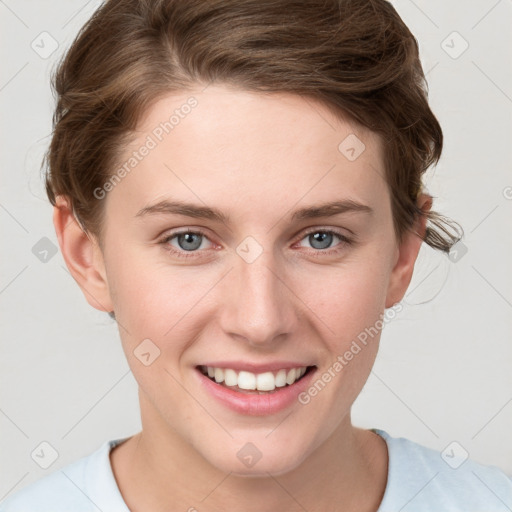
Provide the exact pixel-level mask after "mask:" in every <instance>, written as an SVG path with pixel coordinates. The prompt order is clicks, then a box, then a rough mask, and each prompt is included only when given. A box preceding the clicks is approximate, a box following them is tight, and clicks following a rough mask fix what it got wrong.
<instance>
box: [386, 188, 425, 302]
mask: <svg viewBox="0 0 512 512" xmlns="http://www.w3.org/2000/svg"><path fill="white" fill-rule="evenodd" d="M417 205H418V206H419V207H420V208H421V210H422V211H423V214H422V215H421V216H420V217H419V218H418V219H417V220H416V223H415V224H414V225H413V226H412V229H411V230H410V231H407V232H406V233H405V234H404V238H403V240H402V243H401V244H400V246H399V247H398V256H397V260H396V263H395V266H394V268H393V270H392V272H391V276H390V279H389V285H388V292H387V295H386V304H385V307H386V308H390V307H391V306H393V305H394V304H396V303H397V302H400V301H401V300H402V299H403V297H404V295H405V292H406V291H407V288H408V287H409V284H410V282H411V279H412V273H413V270H414V264H415V262H416V258H417V257H418V253H419V251H420V248H421V244H422V242H423V238H424V236H425V230H426V225H427V217H426V213H427V212H428V211H429V210H430V208H432V196H429V195H428V194H420V195H419V196H418V200H417ZM416 233H417V234H416ZM418 235H419V236H418Z"/></svg>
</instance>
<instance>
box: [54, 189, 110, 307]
mask: <svg viewBox="0 0 512 512" xmlns="http://www.w3.org/2000/svg"><path fill="white" fill-rule="evenodd" d="M53 225H54V226H55V232H56V234H57V239H58V241H59V246H60V250H61V252H62V256H63V257H64V261H65V262H66V266H67V267H68V269H69V272H70V273H71V275H72V276H73V279H74V280H75V281H76V282H77V283H78V286H80V289H81V290H82V292H83V294H84V296H85V298H86V299H87V302H88V303H89V304H90V305H91V306H92V307H94V308H96V309H98V310H100V311H107V312H109V311H112V310H113V306H112V300H111V297H110V291H109V287H108V281H107V277H106V272H105V264H104V261H103V254H102V251H101V249H100V247H99V245H98V243H97V240H96V239H95V238H94V237H93V236H91V235H88V234H87V233H86V232H85V231H84V230H83V229H82V227H81V226H80V224H79V223H78V221H77V220H76V218H75V216H74V214H73V212H72V210H71V208H70V203H69V200H68V199H67V198H65V197H63V196H58V197H57V198H56V205H55V206H54V208H53Z"/></svg>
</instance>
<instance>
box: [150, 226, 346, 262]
mask: <svg viewBox="0 0 512 512" xmlns="http://www.w3.org/2000/svg"><path fill="white" fill-rule="evenodd" d="M319 232H321V233H330V234H333V235H335V236H337V237H338V238H340V240H341V243H339V244H338V245H335V246H334V247H329V248H327V249H314V248H310V252H311V251H312V252H313V253H314V254H315V255H318V256H321V255H322V254H324V255H328V254H333V253H337V252H340V251H341V250H342V248H343V247H344V246H346V245H353V244H355V242H356V236H355V234H354V235H353V236H349V235H346V234H344V233H343V232H342V231H341V230H340V228H329V227H322V226H320V227H319V226H311V227H310V228H305V231H304V230H301V232H300V234H299V235H298V237H297V238H296V239H295V241H294V242H293V245H296V244H297V243H298V242H300V241H302V240H303V239H304V238H306V237H307V236H308V235H310V234H311V233H319ZM186 233H192V234H197V235H201V236H203V237H204V238H206V239H207V240H209V241H210V243H212V244H215V242H213V241H212V240H211V239H210V237H209V236H208V234H207V233H206V232H205V230H203V229H202V228H196V227H183V228H177V230H176V231H172V232H168V233H167V234H164V235H163V236H162V238H161V239H160V241H159V242H158V243H160V244H162V245H165V244H168V243H169V242H170V240H171V239H173V238H175V237H177V236H179V235H183V234H186ZM351 233H353V232H352V231H351ZM340 246H341V248H340ZM306 249H308V248H306ZM166 250H167V251H168V252H170V253H172V254H177V255H179V256H178V257H183V258H187V257H194V256H196V255H198V254H199V253H201V252H204V251H205V250H206V249H202V250H195V251H184V250H179V249H176V248H174V247H173V248H172V249H168V248H166Z"/></svg>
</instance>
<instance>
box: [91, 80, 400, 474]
mask: <svg viewBox="0 0 512 512" xmlns="http://www.w3.org/2000/svg"><path fill="white" fill-rule="evenodd" d="M191 96H193V97H194V98H195V102H196V103H195V104H194V106H193V107H191V108H185V107H183V106H184V105H186V104H187V99H188V98H190V97H191ZM192 103H193V102H191V101H189V105H192ZM176 110H177V111H178V114H177V116H175V119H174V120H173V121H171V122H172V123H173V126H172V129H169V125H165V124H164V125H162V124H161V123H164V122H165V121H168V120H169V117H170V115H171V114H172V113H173V112H174V111H176ZM178 118H179V121H176V119H178ZM162 126H164V127H166V128H167V132H166V130H165V129H164V128H162ZM148 137H149V138H148ZM347 137H350V138H349V139H347V141H345V143H344V144H342V145H341V150H340V148H339V147H340V144H341V143H342V142H343V141H344V140H345V139H346V138H347ZM354 137H357V138H358V139H359V142H358V141H357V139H355V138H354ZM150 139H151V141H152V142H151V141H150ZM354 141H355V142H354ZM350 142H351V144H350ZM361 142H362V143H363V144H364V151H362V153H361V154H360V155H359V156H357V155H358V153H359V152H360V151H361V149H362V148H363V146H362V145H361ZM144 145H145V146H146V147H148V148H149V149H148V151H145V150H140V148H141V147H142V146H144ZM347 145H348V146H347ZM347 147H348V149H347ZM350 147H354V148H355V151H351V150H350ZM134 151H135V152H137V154H138V156H136V157H135V158H136V159H137V163H136V165H135V161H131V164H134V165H133V167H132V166H131V165H130V158H131V157H133V152H134ZM141 153H145V156H141ZM354 156H357V158H355V159H354ZM348 157H350V158H348ZM382 158H383V155H382V147H381V143H380V139H379V138H378V137H377V136H376V135H375V134H373V133H371V132H368V131H366V130H363V129H362V128H361V127H359V126H356V125H354V124H351V123H349V122H346V121H341V120H339V119H337V118H335V117H334V115H333V114H332V113H331V112H330V111H329V110H328V109H326V108H325V107H323V106H321V105H319V104H317V103H315V102H313V101H312V100H306V99H304V98H302V97H299V96H294V95H287V94H273V95H268V96H264V95H261V94H256V93H249V92H244V91H240V90H231V89H227V88H224V87H221V86H213V85H211V86H209V87H207V88H206V90H204V92H201V91H200V90H197V91H194V92H188V93H183V94H181V93H180V94H173V95H169V96H167V97H164V98H163V99H161V100H159V101H158V102H157V103H155V104H154V105H153V106H152V108H151V109H150V110H149V111H148V112H147V114H146V115H145V117H144V119H143V120H142V122H141V123H140V126H139V130H138V132H137V137H136V139H135V140H134V141H133V143H132V144H131V145H130V147H129V148H125V150H124V152H123V154H122V155H121V158H120V159H119V168H121V167H122V165H123V164H124V163H126V162H128V165H127V166H126V167H125V169H130V170H129V172H126V173H122V172H121V173H120V175H121V176H122V179H120V180H117V181H116V182H111V184H110V185H107V187H106V188H105V189H107V190H109V191H108V193H106V194H105V198H104V199H103V200H104V201H105V204H104V207H105V210H104V211H105V225H104V226H105V231H104V247H103V253H102V258H103V261H104V268H105V273H106V278H107V281H108V293H109V296H110V298H111V301H112V305H113V309H114V311H115V315H116V319H117V320H118V323H119V325H120V334H121V338H122V343H123V348H124V351H125V354H126V357H127V359H128V363H129V365H130V367H131V369H132V372H133V375H134V376H135V378H136V380H137V381H138V383H139V386H140V399H141V409H142V421H143V426H144V429H145V430H148V431H149V432H151V431H153V433H154V434H155V435H157V436H166V435H169V436H175V437H176V438H181V439H183V440H184V441H186V442H187V443H189V444H190V445H191V446H192V447H193V448H194V449H195V450H196V451H197V453H199V454H200V455H201V456H202V457H203V458H204V459H206V460H207V461H208V462H210V463H211V464H212V465H213V466H215V467H217V468H219V469H221V470H223V471H226V472H228V471H231V472H233V473H235V474H240V475H242V474H243V475H258V474H265V473H266V472H271V473H273V474H279V473H282V472H286V471H289V470H291V469H293V468H295V467H298V466H299V465H300V464H301V462H303V461H304V460H305V459H306V458H307V457H308V455H310V454H311V453H312V452H313V451H314V450H315V448H317V447H318V446H319V445H320V444H322V443H323V442H325V441H326V440H327V439H328V438H329V437H330V436H331V435H333V433H334V432H335V431H337V429H342V428H347V426H348V425H349V418H350V407H351V405H352V403H353V402H354V400H355V399H356V397H357V395H358V394H359V392H360V391H361V389H362V387H363V385H364V383H365V381H366V379H367V377H368V375H369V373H370V370H371V367H372V365H373V362H374V359H375V356H376V353H377V349H378V342H379V337H380V331H379V333H378V334H375V335H374V336H373V337H368V339H367V343H366V344H365V345H363V343H361V342H360V341H359V342H358V345H359V346H360V349H361V350H359V351H358V352H357V353H356V354H354V352H355V350H354V349H353V350H352V353H353V357H352V358H351V359H350V360H348V359H347V357H345V356H344V355H345V354H346V353H347V351H350V350H351V347H354V345H353V342H354V340H358V339H359V340H361V333H363V332H364V331H365V329H367V328H370V327H372V326H375V325H376V323H377V325H379V319H380V318H381V316H380V315H381V314H382V313H383V312H384V308H385V307H390V306H392V305H393V300H392V298H391V297H390V282H391V277H392V272H393V268H394V265H395V264H396V262H397V259H398V254H399V252H398V251H399V248H398V247H397V245H396V239H395V236H394V232H393V222H392V215H391V204H390V197H389V193H388V189H387V186H386V183H385V181H384V178H383V177H384V167H383V159H382ZM124 174H125V175H124ZM98 195H101V192H98ZM176 202H180V203H182V205H185V204H187V205H188V204H190V205H193V206H194V207H197V208H202V209H203V212H201V211H200V210H199V211H198V210H192V209H191V208H190V209H189V210H188V214H187V209H186V208H184V209H183V211H181V212H178V211H177V210H176V208H175V206H173V205H172V204H171V203H176ZM334 202H345V203H344V204H345V207H342V208H338V209H337V210H336V209H335V208H332V209H331V210H329V209H324V210H323V211H321V210H320V208H321V207H322V206H324V205H326V204H328V203H334ZM355 204H358V205H362V206H359V207H357V208H354V205H355ZM347 205H348V207H347ZM207 208H209V209H212V210H214V211H215V212H218V213H219V215H213V214H212V213H211V212H209V211H208V210H206V209H207ZM336 211H337V213H336ZM191 212H195V213H194V215H192V214H191ZM205 212H206V216H200V215H199V214H200V213H205ZM301 212H302V214H301ZM308 212H309V213H308ZM333 213H335V214H333ZM358 336H359V338H358ZM144 340H145V341H144ZM141 343H142V344H141ZM339 358H342V360H343V361H344V363H343V364H342V363H341V362H340V365H341V366H342V368H341V369H340V366H339V365H335V362H336V361H337V360H338V361H341V360H340V359H339ZM209 363H210V364H213V365H214V366H216V365H222V366H223V367H224V368H232V369H237V368H238V369H240V368H242V369H243V368H245V369H246V370H247V369H250V368H253V369H256V370H258V371H256V372H252V373H253V374H258V373H267V372H266V371H265V370H268V369H271V370H272V373H273V374H274V375H275V376H277V374H278V370H279V368H283V369H286V370H287V371H286V372H285V374H286V376H287V377H288V376H289V370H290V368H292V367H304V366H305V367H311V368H310V369H309V370H308V372H307V373H306V374H305V375H304V376H303V377H302V379H300V380H299V381H297V382H296V383H295V384H293V385H290V386H285V387H284V388H283V387H278V388H276V389H279V391H278V392H277V393H272V394H268V393H267V394H261V395H260V394H255V393H243V392H241V391H238V392H237V391H232V390H231V391H230V390H226V388H225V387H224V385H222V384H217V383H215V384H214V382H213V380H210V379H208V377H206V376H204V375H202V373H201V371H200V370H199V369H198V367H200V366H202V365H208V364H209ZM215 363H216V364H215ZM326 374H329V375H330V376H331V378H330V379H329V377H328V376H327V377H326V376H325V375H326ZM218 375H220V373H219V372H218ZM225 375H226V374H225ZM236 375H237V373H235V378H236ZM281 375H283V374H282V373H281ZM231 377H232V373H231ZM246 377H247V378H248V380H247V381H246V380H244V383H243V386H245V385H246V382H249V383H250V381H251V378H252V377H251V375H246ZM219 378H220V377H219ZM226 378H227V377H226ZM214 379H215V377H214ZM278 380H279V378H278ZM264 381H265V379H264V378H260V383H261V382H264ZM318 381H320V384H318ZM301 382H302V383H301ZM315 382H316V383H317V384H316V388H315ZM274 384H275V382H274ZM322 384H323V385H322ZM219 388H222V389H219ZM313 388H315V389H316V392H315V391H314V389H313ZM273 395H275V396H273ZM247 443H252V445H254V447H256V449H257V452H259V453H260V454H261V459H260V460H259V461H258V463H257V464H255V465H254V466H253V467H251V466H250V465H248V464H246V463H244V460H242V459H243V456H244V454H245V453H246V452H247V453H248V454H249V455H251V450H254V447H252V445H248V444H247ZM240 450H242V453H241V454H240V453H239V452H240ZM243 450H245V452H244V451H243ZM255 453H256V451H255Z"/></svg>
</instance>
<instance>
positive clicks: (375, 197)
mask: <svg viewBox="0 0 512 512" xmlns="http://www.w3.org/2000/svg"><path fill="white" fill-rule="evenodd" d="M55 88H56V92H57V96H58V104H57V108H56V114H55V130H54V133H53V138H52V142H51V146H50V149H49V152H48V155H47V163H48V174H47V182H46V183H47V191H48V195H49V198H50V201H51V202H52V204H53V205H54V224H55V228H56V232H57V235H58V239H59V244H60V248H61V251H62V254H63V257H64V259H65V261H66V264H67V266H68V269H69V271H70V272H71V274H72V275H73V277H74V279H75V280H76V282H77V283H78V285H79V286H80V288H81V289H82V291H83V293H84V295H85V297H86V299H87V300H88V301H89V303H90V304H91V306H93V307H95V308H97V309H99V310H101V311H105V312H108V313H110V315H111V316H112V317H113V318H115V320H116V321H117V323H118V325H119V332H120V337H121V341H122V344H123V349H124V352H125V355H126V357H127V360H128V363H129V365H130V368H131V371H132V372H133V375H134V376H135V378H136V380H137V382H138V385H139V399H140V408H141V419H142V426H143V428H142V431H141V432H139V433H138V434H136V435H134V436H131V437H129V438H124V439H116V440H112V441H108V442H106V443H105V444H104V445H103V446H102V447H101V448H100V449H99V450H98V451H97V452H95V453H93V454H91V455H90V456H88V457H85V458H84V459H80V460H79V461H77V462H75V463H74V464H72V465H70V466H68V467H66V468H64V469H63V470H62V471H60V472H56V473H54V474H52V475H50V476H48V477H46V478H44V479H42V480H40V481H39V482H36V483H35V484H32V485H31V486H28V487H27V488H26V489H24V490H23V491H21V492H20V493H18V494H17V495H14V496H13V497H12V498H10V499H9V500H8V501H7V502H6V503H4V505H3V506H2V507H1V510H4V511H8V512H11V511H17V510H34V511H35V510H52V511H59V510H74V511H82V510H84V511H85V510H93V509H94V510H96V509H99V510H103V511H113V510H116V511H117V510H119V511H124V512H126V511H127V510H133V511H138V510H144V511H155V512H156V511H163V510H165V511H169V510H173V511H174V510H199V511H202V510H208V511H210V510H211V511H213V510H229V509H233V508H235V509H238V510H244V511H268V510H282V509H284V510H308V511H316V510H318V511H320V510H322V511H324V510H340V511H341V510H343V511H345V512H346V511H356V510H357V511H359V512H362V511H368V512H370V511H371V512H375V511H378V512H388V511H395V510H396V511H398V510H415V511H423V510H425V511H426V510H429V511H430V510H461V511H462V510H464V511H468V510H489V511H491V510H492V511H501V510H508V509H510V507H511V506H512V483H511V482H510V480H509V479H508V477H507V476H506V475H505V474H504V473H502V472H501V471H500V470H499V469H497V468H494V467H485V466H482V465H480V464H477V463H476V462H473V461H471V460H464V461H459V462H460V463H457V464H452V465H448V464H447V463H446V462H445V461H444V460H442V458H441V457H440V456H439V453H437V452H435V451H434V450H430V449H428V448H426V447H423V446H421V445H418V444H416V443H414V442H412V441H409V440H407V439H403V438H392V437H391V436H389V434H387V433H386V432H385V431H383V430H380V429H371V430H365V429H361V428H358V427H355V426H353V425H352V423H351V416H350V411H351V406H352V404H353V403H354V401H355V399H356V398H357V396H358V394H359V393H360V391H361V389H362V388H363V386H364V384H365V382H366V379H367V378H368V375H369V373H370V371H371V368H372V365H373V363H374V360H375V357H376V355H377V351H378V344H379V340H380V332H381V329H382V327H383V325H384V324H385V321H386V318H387V316H386V315H387V314H388V312H389V311H395V310H396V308H399V305H400V304H399V303H400V300H401V299H402V298H403V296H404V294H405V292H406V290H407V287H408V285H409V283H410V280H411V277H412V273H413V269H414V263H415V261H416V257H417V254H418V251H419V249H420V247H421V244H422V242H425V243H427V244H428V245H430V246H431V247H433V248H436V249H439V250H441V251H445V252H449V250H450V248H451V247H452V246H453V244H454V243H456V241H457V240H459V239H460V234H453V233H452V230H451V229H450V228H451V227H453V225H451V224H450V222H449V221H448V220H446V219H444V218H443V217H442V216H440V215H439V214H437V213H436V212H434V211H433V210H432V197H431V196H429V195H428V194H427V193H425V192H424V191H423V190H422V186H421V177H422V174H423V173H424V172H425V171H426V170H427V169H428V168H429V166H430V165H432V164H434V163H436V162H437V161H438V159H439V158H440V155H441V150H442V141H443V139H442V131H441V128H440V126H439V123H438V121H437V119H436V117H435V116H434V114H433V113H432V111H431V110H430V108H429V106H428V102H427V95H426V88H425V83H424V76H423V71H422V68H421V65H420V61H419V57H418V46H417V43H416V40H415V39H414V37H413V35H412V34H411V33H410V31H409V30H408V28H407V27H406V26H405V25H404V23H403V22H402V20H401V19H400V17H399V16H398V14H397V13H396V11H395V10H394V8H393V7H392V6H391V4H389V3H388V2H386V1H384V0H370V1H368V0H365V1H363V0H357V1H356V0H351V1H338V0H330V1H328V2H325V1H309V2H286V1H261V0H233V1H228V0H222V1H220V0H219V1H209V2H205V1H204V0H187V1H184V0H181V1H172V0H160V1H158V0H153V1H150V0H145V1H144V0H116V1H114V0H111V1H108V2H106V3H105V4H104V5H103V6H102V7H101V8H100V9H99V10H98V11H97V12H96V13H95V14H94V15H93V17H92V19H91V20H90V21H89V22H88V23H87V24H86V26H85V27H84V28H83V29H82V31H81V32H80V34H79V36H78V37H77V39H76V40H75V42H74V44H73V46H72V47H71V49H70V50H69V52H68V53H67V55H66V57H65V59H64V60H63V62H62V63H61V65H60V67H59V69H58V72H57V74H56V77H55ZM365 333H366V336H365V335H364V334H365ZM368 333H371V334H370V335H369V334H368ZM453 457H454V459H456V458H457V454H456V453H454V456H453Z"/></svg>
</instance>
